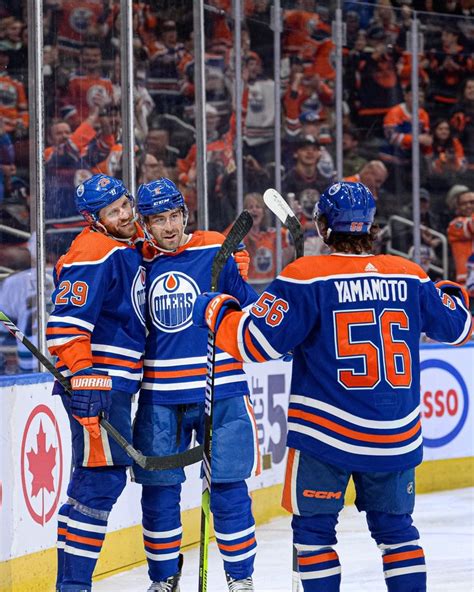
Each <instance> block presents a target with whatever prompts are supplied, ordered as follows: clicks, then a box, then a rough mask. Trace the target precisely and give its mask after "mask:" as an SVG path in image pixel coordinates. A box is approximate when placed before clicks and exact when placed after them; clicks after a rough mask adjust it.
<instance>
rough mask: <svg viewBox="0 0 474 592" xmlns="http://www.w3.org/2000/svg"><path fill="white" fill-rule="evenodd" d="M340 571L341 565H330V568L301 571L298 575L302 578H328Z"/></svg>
mask: <svg viewBox="0 0 474 592" xmlns="http://www.w3.org/2000/svg"><path fill="white" fill-rule="evenodd" d="M340 573H341V566H340V565H337V566H336V567H331V568H330V569H321V570H320V571H302V572H300V577H301V579H302V580H320V579H321V578H329V577H331V576H336V575H337V574H340Z"/></svg>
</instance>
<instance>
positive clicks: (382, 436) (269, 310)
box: [194, 183, 472, 592]
mask: <svg viewBox="0 0 474 592" xmlns="http://www.w3.org/2000/svg"><path fill="white" fill-rule="evenodd" d="M374 215H375V202H374V198H373V196H372V194H371V193H370V191H369V190H368V189H367V188H366V187H365V186H364V185H362V184H361V183H336V184H333V185H331V186H330V187H329V188H328V189H327V190H326V191H325V192H324V193H323V194H322V195H321V198H320V201H319V203H318V204H317V206H316V208H315V222H316V226H317V228H318V231H319V232H320V235H321V237H322V238H323V240H324V242H325V243H326V244H327V245H328V246H329V247H330V248H331V254H330V255H324V256H319V257H303V258H301V259H298V260H297V261H295V262H293V263H290V265H288V266H287V267H286V268H285V269H284V270H283V271H282V272H281V274H280V275H279V276H278V277H277V278H276V279H275V280H274V281H273V282H272V283H271V284H270V285H269V287H268V288H267V290H266V291H265V292H264V293H263V294H262V295H261V296H260V298H259V300H258V301H257V302H256V303H255V304H254V305H253V307H252V308H251V309H250V311H249V312H243V311H239V310H235V309H236V308H238V303H237V302H236V301H235V299H233V298H232V297H231V296H225V295H222V294H220V295H218V296H216V294H215V293H214V294H203V295H201V296H200V297H199V298H198V300H197V301H196V304H195V306H194V322H195V323H197V324H198V325H199V326H205V325H206V321H207V322H208V324H209V326H210V327H212V329H213V330H214V331H217V336H216V343H217V345H218V346H219V347H220V348H222V349H224V350H225V351H228V352H229V353H230V354H231V355H233V356H234V357H235V358H236V359H240V360H244V361H248V362H255V361H257V362H260V361H263V360H268V359H271V358H276V357H278V356H280V355H281V354H282V353H284V352H286V351H289V350H293V352H294V361H293V374H292V383H291V395H290V404H289V410H288V430H289V432H288V439H287V445H288V447H289V451H288V462H287V472H286V477H285V485H284V493H283V506H284V507H285V508H286V509H287V510H289V511H290V512H292V513H293V520H292V528H293V540H294V544H295V546H296V548H297V551H298V565H299V571H300V575H301V580H302V582H303V588H304V590H305V592H336V591H339V589H340V581H341V565H340V563H339V558H338V555H337V552H336V551H335V549H334V545H335V544H336V542H337V539H336V524H337V521H338V515H339V512H340V511H341V509H342V507H343V505H344V494H345V491H346V487H347V483H348V481H349V478H350V477H351V476H352V478H353V480H354V484H355V488H356V494H357V497H356V506H357V508H358V509H359V511H365V512H366V517H367V524H368V527H369V530H370V532H371V535H372V537H373V538H374V539H375V541H376V543H377V545H378V547H379V549H380V550H381V552H382V562H383V572H384V577H385V583H386V586H387V589H388V590H389V592H424V591H425V590H426V567H425V558H424V552H423V549H422V547H421V546H420V544H419V540H418V539H419V534H418V531H417V529H416V528H415V526H414V525H413V522H412V512H413V508H414V499H415V467H416V466H417V465H418V464H420V463H421V461H422V435H421V423H420V362H419V340H420V335H421V333H422V332H424V333H426V335H428V336H429V337H430V338H432V339H435V340H437V341H443V342H445V343H449V344H452V345H460V344H462V343H463V342H464V341H466V340H467V339H469V337H470V335H471V330H472V329H471V315H470V313H469V311H468V309H467V302H468V300H467V294H466V292H465V290H464V289H463V288H462V287H461V286H459V285H457V284H453V283H451V282H440V283H438V284H437V285H435V284H433V283H432V282H431V280H430V279H429V278H428V276H427V275H426V273H425V272H424V271H423V270H422V269H421V268H420V267H419V266H418V265H416V264H415V263H413V262H411V261H408V260H406V259H402V258H401V257H393V256H388V255H377V256H374V255H371V254H370V252H371V249H372V244H373V240H374V238H375V234H376V229H375V228H374V227H373V226H372V224H373V220H374ZM215 298H219V300H215Z"/></svg>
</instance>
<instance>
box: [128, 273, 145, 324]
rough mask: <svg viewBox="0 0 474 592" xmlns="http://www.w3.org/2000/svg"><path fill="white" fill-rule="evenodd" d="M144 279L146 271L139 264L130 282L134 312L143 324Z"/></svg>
mask: <svg viewBox="0 0 474 592" xmlns="http://www.w3.org/2000/svg"><path fill="white" fill-rule="evenodd" d="M145 281H146V272H145V268H144V267H142V266H140V267H139V268H138V271H137V273H136V274H135V277H134V278H133V282H132V292H131V296H132V305H133V310H134V311H135V314H136V315H137V317H138V318H139V320H140V323H141V324H142V325H143V326H145V302H146V293H145V289H146V288H145Z"/></svg>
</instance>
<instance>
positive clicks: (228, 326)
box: [216, 310, 245, 362]
mask: <svg viewBox="0 0 474 592" xmlns="http://www.w3.org/2000/svg"><path fill="white" fill-rule="evenodd" d="M244 314H245V313H244V312H242V311H240V310H232V311H231V312H229V313H227V314H226V315H225V317H224V319H223V320H222V323H221V324H220V325H219V329H218V330H217V334H216V345H217V347H218V348H220V349H222V350H224V351H226V352H227V353H228V354H230V355H231V356H232V357H233V358H235V359H236V360H240V361H242V362H243V359H242V354H241V353H240V351H239V346H238V344H237V334H238V329H239V323H240V319H241V318H242V316H243V315H244Z"/></svg>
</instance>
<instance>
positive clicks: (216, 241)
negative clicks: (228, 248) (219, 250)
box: [188, 230, 225, 247]
mask: <svg viewBox="0 0 474 592" xmlns="http://www.w3.org/2000/svg"><path fill="white" fill-rule="evenodd" d="M224 241H225V236H224V235H223V234H221V233H220V232H216V231H215V230H196V231H195V232H193V236H192V238H191V240H190V241H189V243H188V244H189V246H190V247H212V246H219V247H220V245H222V243H223V242H224Z"/></svg>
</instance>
